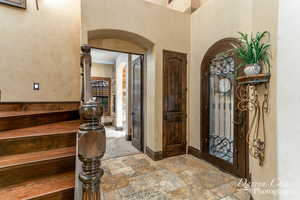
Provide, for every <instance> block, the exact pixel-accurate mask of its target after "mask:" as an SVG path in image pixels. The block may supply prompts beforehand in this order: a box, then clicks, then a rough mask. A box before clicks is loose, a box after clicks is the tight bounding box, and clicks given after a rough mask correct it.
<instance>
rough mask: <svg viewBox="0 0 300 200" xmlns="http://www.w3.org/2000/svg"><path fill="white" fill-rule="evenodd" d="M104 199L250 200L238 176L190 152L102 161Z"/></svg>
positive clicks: (138, 155)
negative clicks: (239, 188)
mask: <svg viewBox="0 0 300 200" xmlns="http://www.w3.org/2000/svg"><path fill="white" fill-rule="evenodd" d="M103 169H104V176H103V178H102V185H101V188H102V192H103V193H102V199H104V200H249V195H248V194H247V193H246V192H244V191H237V190H235V186H236V184H237V182H238V181H239V179H237V178H235V177H233V176H231V175H229V174H226V173H224V172H221V171H220V170H218V169H217V168H215V167H213V166H212V165H210V164H208V163H207V162H205V161H202V160H199V159H197V158H195V157H193V156H191V155H183V156H176V157H171V158H167V159H164V160H161V161H152V160H151V159H150V158H149V157H147V156H146V155H144V154H136V155H131V156H126V157H121V158H115V159H110V160H105V161H103Z"/></svg>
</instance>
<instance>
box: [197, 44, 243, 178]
mask: <svg viewBox="0 0 300 200" xmlns="http://www.w3.org/2000/svg"><path fill="white" fill-rule="evenodd" d="M224 46H226V45H224ZM223 48H224V47H223ZM206 59H207V60H206V62H204V65H205V66H202V105H203V106H202V108H203V109H202V115H201V116H202V122H203V123H202V125H203V127H202V143H201V145H202V153H203V156H204V158H206V159H207V160H208V161H210V162H211V163H213V164H215V165H217V166H218V167H220V168H223V169H225V170H227V171H229V172H231V173H234V174H236V175H238V176H241V177H246V176H247V175H246V171H247V169H246V166H247V165H246V152H247V149H246V142H245V130H246V126H245V125H246V123H245V122H246V120H247V118H246V117H247V115H246V113H242V112H239V111H238V109H236V105H235V102H237V101H236V100H235V87H236V83H235V78H234V76H235V65H237V60H236V59H235V58H234V56H232V54H231V53H228V51H219V52H216V51H214V54H212V55H209V56H208V57H207V58H206Z"/></svg>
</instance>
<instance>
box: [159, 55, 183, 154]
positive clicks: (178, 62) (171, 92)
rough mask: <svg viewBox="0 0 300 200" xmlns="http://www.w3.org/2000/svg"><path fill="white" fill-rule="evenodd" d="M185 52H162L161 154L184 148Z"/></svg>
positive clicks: (176, 151) (173, 152)
mask: <svg viewBox="0 0 300 200" xmlns="http://www.w3.org/2000/svg"><path fill="white" fill-rule="evenodd" d="M186 59H187V58H186V54H181V53H177V52H170V51H164V52H163V72H164V79H163V156H164V157H168V156H174V155H179V154H183V153H184V152H185V148H186V86H187V84H186V76H187V74H186V73H187V72H186V67H187V66H186V65H187V63H186V62H187V60H186Z"/></svg>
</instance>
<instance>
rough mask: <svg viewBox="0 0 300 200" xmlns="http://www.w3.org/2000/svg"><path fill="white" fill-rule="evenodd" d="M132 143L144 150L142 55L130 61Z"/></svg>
mask: <svg viewBox="0 0 300 200" xmlns="http://www.w3.org/2000/svg"><path fill="white" fill-rule="evenodd" d="M132 144H133V146H135V147H136V148H137V149H138V150H140V151H143V150H144V137H143V56H139V57H138V58H137V59H135V60H134V61H133V62H132Z"/></svg>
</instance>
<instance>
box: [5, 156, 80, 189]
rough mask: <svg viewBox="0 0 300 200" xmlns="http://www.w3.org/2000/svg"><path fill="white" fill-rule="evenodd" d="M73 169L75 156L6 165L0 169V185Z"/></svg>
mask: <svg viewBox="0 0 300 200" xmlns="http://www.w3.org/2000/svg"><path fill="white" fill-rule="evenodd" d="M74 169H75V156H70V157H64V158H57V159H53V160H47V161H38V162H34V163H28V164H23V165H18V166H13V167H6V168H2V169H0V177H1V178H0V187H6V186H9V185H13V184H17V183H21V182H23V181H25V180H28V179H33V178H40V177H44V176H49V175H54V174H57V173H63V172H67V171H71V170H74Z"/></svg>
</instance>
